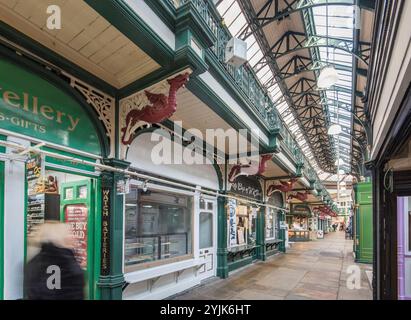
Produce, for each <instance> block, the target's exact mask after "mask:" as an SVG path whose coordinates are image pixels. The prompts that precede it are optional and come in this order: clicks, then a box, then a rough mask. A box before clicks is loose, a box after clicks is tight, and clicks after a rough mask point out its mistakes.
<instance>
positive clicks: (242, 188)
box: [230, 176, 263, 201]
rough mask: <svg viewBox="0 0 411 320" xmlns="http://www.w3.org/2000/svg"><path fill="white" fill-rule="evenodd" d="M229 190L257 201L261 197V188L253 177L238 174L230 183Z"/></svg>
mask: <svg viewBox="0 0 411 320" xmlns="http://www.w3.org/2000/svg"><path fill="white" fill-rule="evenodd" d="M230 191H231V192H232V193H234V194H236V195H239V196H243V197H246V198H252V199H254V200H257V201H261V200H262V199H263V190H262V188H261V184H260V182H259V181H258V180H257V179H256V178H254V177H246V176H239V177H237V178H236V179H235V181H234V182H233V183H232V184H231V189H230Z"/></svg>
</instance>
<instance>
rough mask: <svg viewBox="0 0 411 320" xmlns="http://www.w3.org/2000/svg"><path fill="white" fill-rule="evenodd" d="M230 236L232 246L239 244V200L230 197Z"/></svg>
mask: <svg viewBox="0 0 411 320" xmlns="http://www.w3.org/2000/svg"><path fill="white" fill-rule="evenodd" d="M227 208H228V209H227V210H228V237H229V243H230V246H235V245H236V244H237V221H236V210H237V200H235V199H228V206H227Z"/></svg>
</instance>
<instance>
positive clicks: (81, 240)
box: [26, 167, 98, 300]
mask: <svg viewBox="0 0 411 320" xmlns="http://www.w3.org/2000/svg"><path fill="white" fill-rule="evenodd" d="M28 188H29V190H28V203H27V208H28V210H27V220H26V223H27V228H26V230H27V232H28V237H29V238H30V232H31V230H35V228H36V225H38V224H39V223H42V222H44V221H45V220H54V221H61V222H65V223H68V224H69V226H70V229H71V231H72V234H73V237H74V240H75V241H74V255H75V257H76V259H77V262H78V263H79V264H80V266H81V268H82V269H83V270H84V276H85V288H84V292H85V297H86V299H90V300H91V299H96V298H97V297H96V287H95V283H96V281H97V279H96V277H97V276H98V274H97V272H96V271H97V270H96V263H95V262H96V261H97V260H96V259H97V257H96V255H97V250H98V248H95V242H94V240H95V224H96V223H97V222H96V221H95V217H96V214H95V212H96V203H97V202H96V198H95V197H96V194H97V193H96V188H97V179H95V178H91V177H86V176H84V175H77V174H76V173H75V172H73V173H71V172H70V171H69V170H67V171H66V170H64V171H60V170H53V169H52V168H49V167H46V170H45V171H44V175H42V178H41V179H40V180H39V181H36V183H35V184H30V183H28ZM31 188H36V189H35V190H34V192H33V190H31ZM38 203H41V204H42V205H41V206H38ZM36 206H38V208H39V209H40V210H42V209H44V212H40V211H33V210H35V209H36ZM39 218H40V219H39ZM41 218H42V219H41ZM28 240H29V239H28ZM34 254H35V252H31V249H30V247H29V248H28V255H29V256H28V258H30V257H31V256H33V255H34Z"/></svg>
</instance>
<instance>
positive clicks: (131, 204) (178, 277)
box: [123, 131, 220, 300]
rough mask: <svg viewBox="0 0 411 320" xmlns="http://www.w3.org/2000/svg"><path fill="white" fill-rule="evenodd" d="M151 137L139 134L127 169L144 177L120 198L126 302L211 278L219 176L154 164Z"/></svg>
mask: <svg viewBox="0 0 411 320" xmlns="http://www.w3.org/2000/svg"><path fill="white" fill-rule="evenodd" d="M151 136H152V132H147V131H146V132H143V133H140V134H138V135H137V136H136V138H135V139H134V140H133V142H132V143H131V144H130V146H129V150H128V153H127V161H129V162H130V163H131V165H130V168H131V169H130V170H132V171H134V172H136V173H141V174H142V177H144V178H141V179H138V177H137V178H132V179H131V180H130V181H129V182H128V184H129V188H128V190H127V191H126V193H125V207H124V256H123V270H124V278H125V282H126V284H125V286H124V291H123V299H126V300H135V299H138V300H141V299H163V298H166V297H169V296H172V295H174V294H177V293H179V292H181V291H184V290H187V289H188V288H190V287H193V286H195V285H198V284H200V283H201V281H203V280H204V279H207V278H209V277H212V276H215V275H216V267H217V197H216V194H217V193H216V192H217V191H218V190H219V189H220V179H219V175H218V172H217V171H216V169H215V167H214V166H213V165H211V164H204V165H201V164H192V165H188V164H185V163H184V164H165V163H161V164H155V161H153V159H152V152H153V150H155V148H156V146H158V145H157V144H156V142H154V141H152V139H151ZM165 139H167V138H165ZM167 141H169V142H171V140H167ZM175 148H181V145H180V144H179V143H178V142H176V141H173V142H172V150H174V149H175ZM201 157H202V155H201ZM204 160H205V159H204Z"/></svg>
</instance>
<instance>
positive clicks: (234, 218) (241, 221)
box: [227, 199, 258, 248]
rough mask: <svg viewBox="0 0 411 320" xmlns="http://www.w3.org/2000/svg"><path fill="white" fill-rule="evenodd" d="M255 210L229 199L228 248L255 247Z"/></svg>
mask: <svg viewBox="0 0 411 320" xmlns="http://www.w3.org/2000/svg"><path fill="white" fill-rule="evenodd" d="M257 210H258V209H257V208H253V207H251V206H247V205H243V204H241V203H240V204H239V203H238V202H237V200H233V199H230V200H229V205H228V223H227V226H228V228H229V230H228V231H229V232H228V234H229V237H228V247H229V248H232V247H237V246H247V245H255V242H256V219H257Z"/></svg>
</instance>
